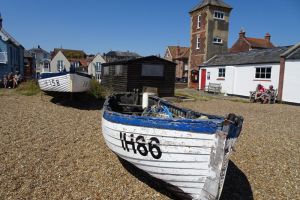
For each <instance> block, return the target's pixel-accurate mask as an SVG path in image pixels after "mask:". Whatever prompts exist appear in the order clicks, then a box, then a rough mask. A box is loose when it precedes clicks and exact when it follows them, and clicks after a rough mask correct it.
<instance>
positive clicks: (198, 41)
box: [196, 36, 200, 49]
mask: <svg viewBox="0 0 300 200" xmlns="http://www.w3.org/2000/svg"><path fill="white" fill-rule="evenodd" d="M196 49H200V37H199V36H197V40H196Z"/></svg>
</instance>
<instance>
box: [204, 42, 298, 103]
mask: <svg viewBox="0 0 300 200" xmlns="http://www.w3.org/2000/svg"><path fill="white" fill-rule="evenodd" d="M296 46H297V45H296ZM296 46H294V47H291V46H289V47H275V48H270V49H262V50H251V51H247V52H240V53H228V54H222V55H216V56H214V57H212V58H211V59H210V60H208V61H207V62H205V63H204V64H203V65H202V66H200V69H199V73H200V75H199V89H201V90H204V89H205V88H206V87H207V86H208V84H209V83H220V84H221V86H222V92H223V93H227V94H230V95H237V96H245V97H246V96H249V91H253V90H255V88H256V86H257V85H258V84H261V85H263V86H264V87H266V88H268V87H269V86H270V85H273V87H274V89H278V94H279V95H278V98H279V99H280V100H282V101H286V102H291V103H300V92H295V91H296V88H298V89H299V88H300V79H299V77H300V63H299V62H300V61H299V59H300V53H299V52H300V50H299V46H300V45H298V46H297V47H296ZM286 53H288V55H286ZM281 56H285V57H286V59H285V61H284V62H283V64H285V72H284V77H283V80H282V81H281V82H280V74H281V73H282V72H281V71H282V70H281V68H282V66H281V65H282V64H281V63H282V62H281V59H282V58H281ZM280 84H283V85H282V88H280V86H281V85H280Z"/></svg>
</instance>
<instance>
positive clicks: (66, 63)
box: [50, 51, 71, 72]
mask: <svg viewBox="0 0 300 200" xmlns="http://www.w3.org/2000/svg"><path fill="white" fill-rule="evenodd" d="M58 60H63V64H64V67H65V69H66V71H67V72H68V71H70V66H71V64H70V62H69V61H68V59H67V58H66V57H65V56H64V54H63V53H62V52H61V51H59V52H58V53H57V54H56V55H55V56H54V58H53V59H52V60H51V62H50V72H58V70H57V61H58Z"/></svg>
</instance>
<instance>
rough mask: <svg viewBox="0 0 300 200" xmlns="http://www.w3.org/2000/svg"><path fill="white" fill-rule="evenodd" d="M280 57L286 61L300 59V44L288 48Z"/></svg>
mask: <svg viewBox="0 0 300 200" xmlns="http://www.w3.org/2000/svg"><path fill="white" fill-rule="evenodd" d="M281 56H282V57H285V58H286V59H287V60H289V59H291V60H295V59H300V42H299V43H298V44H296V45H294V46H292V47H291V48H289V49H288V50H287V51H286V52H284V53H283V54H281Z"/></svg>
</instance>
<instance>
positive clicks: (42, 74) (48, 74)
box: [40, 72, 92, 79]
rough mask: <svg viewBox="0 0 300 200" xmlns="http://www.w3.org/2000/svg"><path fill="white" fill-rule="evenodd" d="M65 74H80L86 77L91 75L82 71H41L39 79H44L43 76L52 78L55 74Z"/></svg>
mask: <svg viewBox="0 0 300 200" xmlns="http://www.w3.org/2000/svg"><path fill="white" fill-rule="evenodd" d="M67 74H78V75H80V76H85V77H87V78H92V76H91V75H89V74H86V73H83V72H57V73H51V72H50V73H41V75H40V79H45V78H52V77H57V76H64V75H67Z"/></svg>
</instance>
